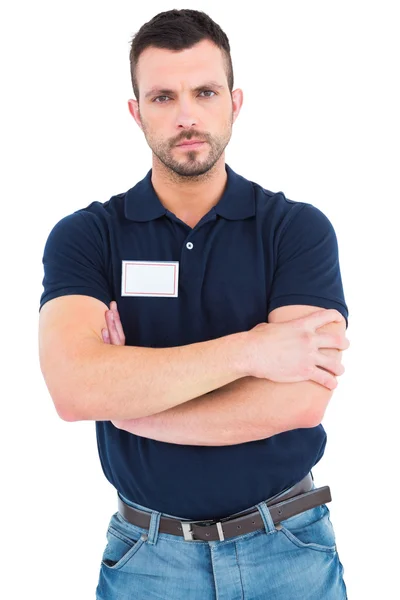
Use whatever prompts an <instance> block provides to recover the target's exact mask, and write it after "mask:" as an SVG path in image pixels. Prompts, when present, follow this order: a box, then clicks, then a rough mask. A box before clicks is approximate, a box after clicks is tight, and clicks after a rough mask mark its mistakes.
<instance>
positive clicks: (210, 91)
mask: <svg viewBox="0 0 400 600" xmlns="http://www.w3.org/2000/svg"><path fill="white" fill-rule="evenodd" d="M200 93H201V94H214V95H215V92H213V91H212V90H203V91H202V92H200ZM206 98H212V96H206Z"/></svg>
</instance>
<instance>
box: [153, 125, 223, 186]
mask: <svg viewBox="0 0 400 600" xmlns="http://www.w3.org/2000/svg"><path fill="white" fill-rule="evenodd" d="M232 123H233V113H232V114H231V120H230V122H228V123H227V124H226V127H225V129H224V131H223V133H221V134H219V135H213V136H211V135H206V134H201V133H197V132H194V131H190V132H187V133H186V135H185V136H184V137H183V135H181V136H180V137H179V139H175V140H174V141H173V142H170V141H165V140H162V139H160V138H156V137H155V136H154V135H153V134H152V133H151V132H150V130H149V128H148V127H147V126H146V124H145V123H144V121H143V119H142V128H143V133H144V136H145V138H146V141H147V143H148V145H149V147H150V149H151V150H152V152H153V154H154V155H155V156H156V157H157V158H158V159H159V160H160V162H161V163H162V164H163V165H164V166H165V167H166V168H167V169H168V170H169V171H170V172H171V174H173V175H174V176H175V177H178V178H179V179H181V178H184V179H185V180H186V181H188V180H189V179H190V180H196V179H198V178H199V177H201V176H202V175H205V174H206V173H207V172H208V171H210V170H211V169H212V168H213V167H214V165H215V164H216V162H217V161H218V160H219V158H220V157H221V155H222V153H223V152H224V150H225V148H226V146H227V145H228V142H229V140H230V139H231V135H232ZM192 138H199V139H200V140H202V141H204V142H206V146H205V147H204V146H203V147H202V148H200V149H198V150H190V149H187V150H183V151H180V150H176V148H175V146H176V145H177V144H179V143H182V142H184V141H185V140H188V141H190V140H191V139H192ZM179 152H181V154H182V156H180V157H179V158H177V155H178V153H179ZM174 153H175V156H174Z"/></svg>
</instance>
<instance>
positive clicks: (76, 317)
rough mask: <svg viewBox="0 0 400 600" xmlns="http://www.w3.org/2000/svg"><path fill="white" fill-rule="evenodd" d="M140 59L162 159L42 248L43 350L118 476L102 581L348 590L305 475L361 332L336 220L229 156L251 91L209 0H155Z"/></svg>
mask: <svg viewBox="0 0 400 600" xmlns="http://www.w3.org/2000/svg"><path fill="white" fill-rule="evenodd" d="M130 58H131V75H132V84H133V89H134V93H135V98H136V99H135V100H129V102H128V105H129V110H130V113H131V114H132V116H133V118H134V119H135V121H136V123H137V124H138V125H139V127H140V128H141V129H142V131H143V133H144V136H145V138H146V141H147V143H148V145H149V146H150V148H151V150H152V153H153V155H152V169H151V170H150V171H149V172H148V174H147V175H146V177H145V178H144V179H143V180H142V181H140V182H139V183H138V184H137V185H135V186H134V187H133V188H131V189H130V190H128V191H127V192H126V193H123V194H119V195H116V196H113V197H112V198H111V199H110V200H109V201H107V202H105V203H100V202H92V203H91V204H90V205H89V206H87V207H86V208H84V209H81V210H78V211H76V212H75V213H73V214H71V215H68V216H67V217H65V218H64V219H62V220H61V221H60V222H59V223H57V224H56V226H55V227H54V228H53V230H52V231H51V233H50V235H49V238H48V240H47V243H46V247H45V251H44V258H43V263H44V271H45V276H44V280H43V285H44V292H43V294H42V297H41V312H40V361H41V369H42V372H43V375H44V378H45V381H46V384H47V386H48V389H49V392H50V394H51V396H52V399H53V401H54V404H55V407H56V409H57V412H58V414H59V416H60V417H61V418H62V419H64V420H66V421H77V420H88V419H90V420H94V421H96V433H97V441H98V448H99V455H100V460H101V464H102V468H103V471H104V474H105V476H106V477H107V479H108V480H109V481H110V483H111V484H112V485H113V486H114V487H115V488H116V490H117V492H118V494H117V500H118V511H117V512H116V513H115V514H113V515H112V517H111V520H110V523H109V525H108V528H107V541H108V544H107V546H106V548H105V550H104V552H103V556H102V560H101V566H100V577H99V582H98V585H97V590H96V595H97V599H98V600H113V599H114V598H115V599H116V598H122V597H124V598H130V599H141V600H143V599H146V600H151V599H152V598H158V599H161V598H165V599H168V600H200V599H201V600H208V599H211V598H216V597H218V598H219V599H220V600H221V599H224V600H225V599H226V600H233V599H234V598H243V599H245V600H250V599H252V600H256V599H260V600H261V599H263V600H265V599H266V598H269V599H272V598H273V599H274V600H281V599H285V600H291V599H293V600H294V599H296V600H298V599H302V600H321V599H324V600H333V599H335V600H339V599H342V598H346V588H345V584H344V581H343V577H342V574H343V567H342V565H341V563H340V560H339V557H338V553H337V548H336V544H335V535H334V531H333V528H332V525H331V523H330V520H329V510H328V507H327V506H326V502H329V501H330V494H329V488H327V487H322V488H316V486H315V484H314V482H313V478H312V475H311V469H312V467H313V466H314V465H315V464H316V463H317V462H318V461H319V460H320V458H321V457H322V455H323V452H324V448H325V443H326V435H325V432H324V429H323V427H322V425H321V420H322V418H323V415H324V412H325V409H326V406H327V405H328V403H329V400H330V398H331V396H332V393H333V390H334V389H335V387H336V386H337V377H338V376H340V375H341V374H343V372H344V368H343V366H342V363H341V359H342V351H343V350H345V349H347V348H348V346H349V342H348V340H347V338H346V337H345V330H346V326H347V317H348V310H347V306H346V303H345V300H344V296H343V289H342V282H341V275H340V268H339V261H338V249H337V242H336V236H335V232H334V230H333V227H332V225H331V223H330V222H329V220H328V219H327V217H325V215H324V214H323V213H322V212H321V211H320V210H319V209H317V208H316V207H314V206H312V205H311V204H307V203H302V202H294V201H291V200H287V199H286V198H285V196H284V195H283V194H282V193H277V194H275V193H272V192H269V191H267V190H265V189H264V188H262V187H261V186H260V185H258V184H256V183H254V182H251V181H248V180H247V179H245V178H244V177H241V176H240V175H238V174H236V173H235V172H234V171H233V170H232V169H231V168H230V167H229V166H228V165H226V164H225V160H224V158H225V155H224V151H225V147H226V145H227V144H228V142H229V140H230V137H231V133H232V124H233V123H234V121H235V120H236V118H237V117H238V115H239V112H240V109H241V106H242V102H243V94H242V91H241V90H240V89H237V90H233V72H232V63H231V60H230V48H229V42H228V38H227V37H226V35H225V34H224V33H223V31H222V30H221V28H220V27H219V26H218V25H217V24H216V23H215V22H214V21H212V20H211V19H210V18H209V17H208V16H207V15H205V14H204V13H202V12H198V11H194V10H171V11H168V12H164V13H161V14H159V15H157V16H155V17H154V18H153V19H152V20H151V21H149V22H148V23H146V24H145V25H143V27H142V28H141V29H140V30H139V31H138V33H137V34H136V36H135V37H134V39H133V41H132V47H131V56H130ZM88 501H89V502H91V501H95V500H94V499H93V500H92V499H87V500H86V501H85V502H86V504H87V502H88ZM194 521H198V522H197V523H194Z"/></svg>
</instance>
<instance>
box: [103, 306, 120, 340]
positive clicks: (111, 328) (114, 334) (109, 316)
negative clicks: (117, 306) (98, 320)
mask: <svg viewBox="0 0 400 600" xmlns="http://www.w3.org/2000/svg"><path fill="white" fill-rule="evenodd" d="M106 323H107V328H108V333H109V336H110V341H111V344H113V345H114V346H122V344H121V340H120V339H119V335H118V331H117V329H116V327H115V321H114V313H113V311H112V310H107V311H106Z"/></svg>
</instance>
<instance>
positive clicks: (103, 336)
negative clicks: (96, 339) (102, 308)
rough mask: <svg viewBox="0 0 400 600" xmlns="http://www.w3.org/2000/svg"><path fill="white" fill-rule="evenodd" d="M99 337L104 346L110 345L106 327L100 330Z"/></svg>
mask: <svg viewBox="0 0 400 600" xmlns="http://www.w3.org/2000/svg"><path fill="white" fill-rule="evenodd" d="M101 336H102V338H103V342H104V343H105V344H109V343H110V335H109V333H108V329H107V327H105V328H104V329H102V330H101Z"/></svg>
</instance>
